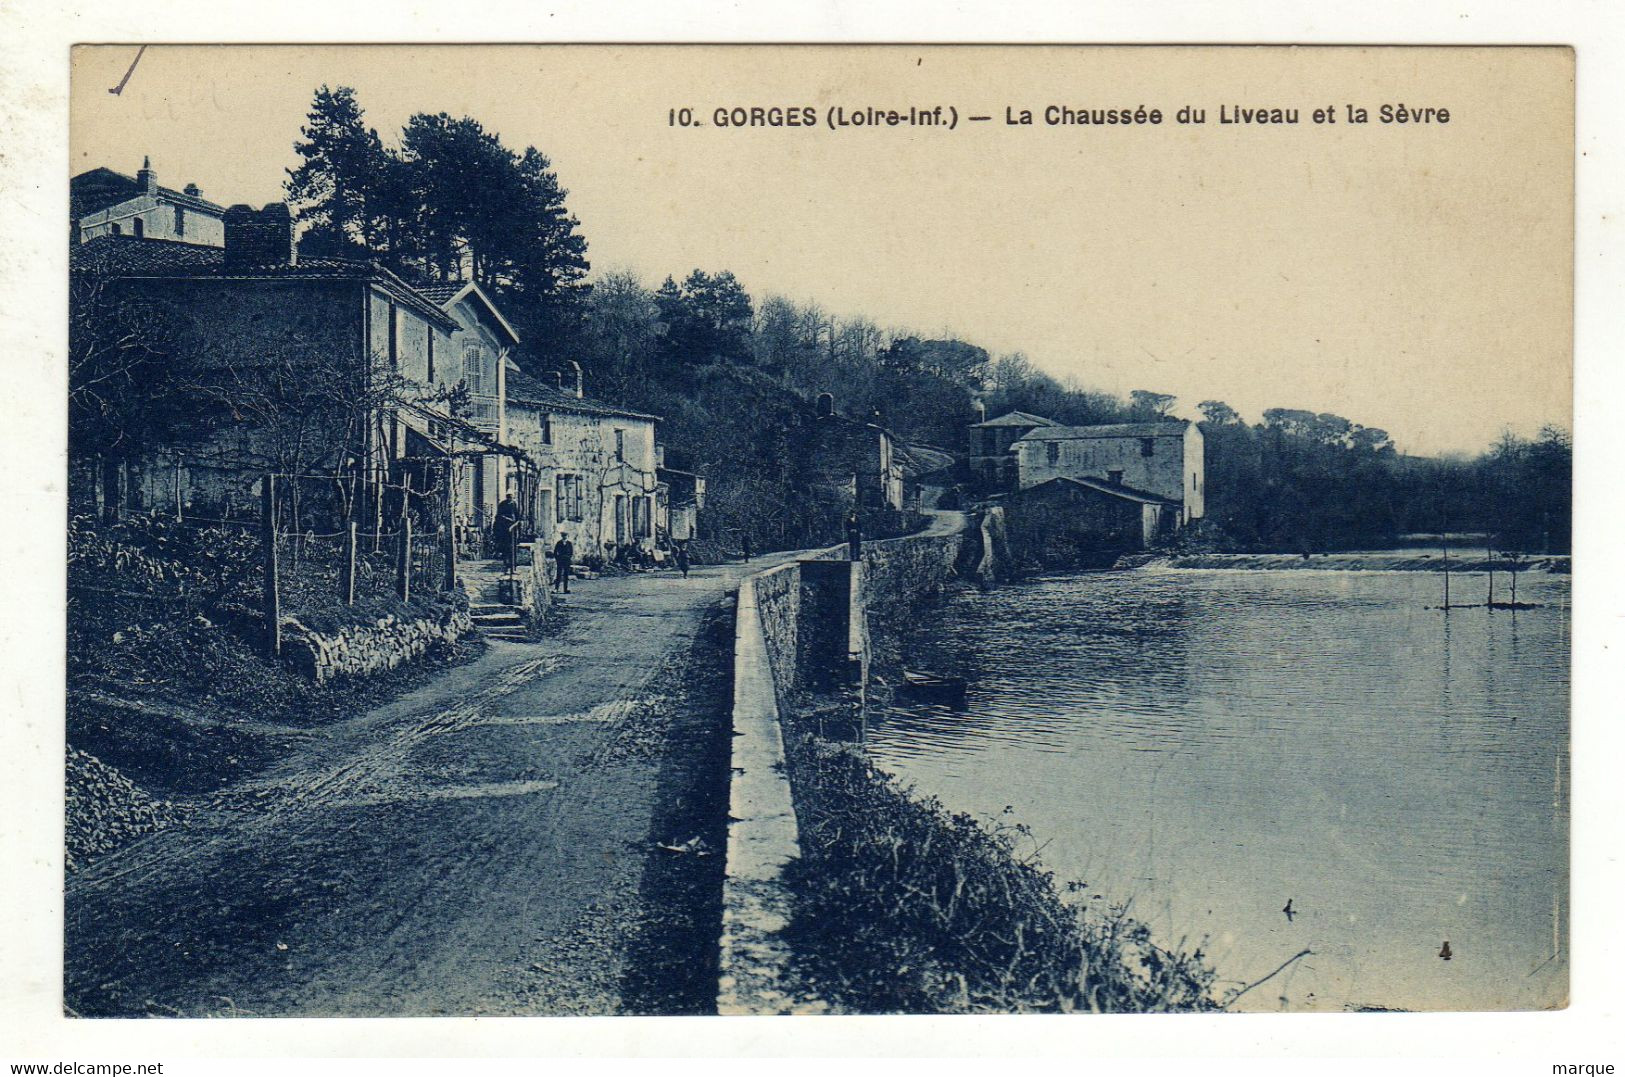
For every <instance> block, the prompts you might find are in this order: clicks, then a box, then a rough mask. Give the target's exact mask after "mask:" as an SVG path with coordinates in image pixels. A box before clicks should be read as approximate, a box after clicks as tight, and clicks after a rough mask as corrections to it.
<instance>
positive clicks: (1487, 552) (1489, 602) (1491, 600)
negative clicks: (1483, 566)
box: [1484, 542, 1495, 610]
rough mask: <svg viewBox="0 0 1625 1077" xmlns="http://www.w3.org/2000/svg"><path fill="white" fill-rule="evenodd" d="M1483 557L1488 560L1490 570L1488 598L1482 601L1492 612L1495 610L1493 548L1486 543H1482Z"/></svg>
mask: <svg viewBox="0 0 1625 1077" xmlns="http://www.w3.org/2000/svg"><path fill="white" fill-rule="evenodd" d="M1484 556H1485V557H1486V558H1488V560H1489V568H1490V591H1489V595H1488V597H1486V598H1485V599H1484V605H1485V606H1487V607H1489V608H1490V609H1492V610H1493V609H1494V608H1495V547H1494V546H1491V545H1490V544H1489V543H1488V542H1485V543H1484Z"/></svg>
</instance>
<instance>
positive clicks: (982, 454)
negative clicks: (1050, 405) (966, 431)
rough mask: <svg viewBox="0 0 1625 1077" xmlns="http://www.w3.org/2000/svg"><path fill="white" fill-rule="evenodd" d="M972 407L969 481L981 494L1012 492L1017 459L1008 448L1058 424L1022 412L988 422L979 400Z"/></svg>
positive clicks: (1039, 416)
mask: <svg viewBox="0 0 1625 1077" xmlns="http://www.w3.org/2000/svg"><path fill="white" fill-rule="evenodd" d="M974 406H975V409H976V417H977V421H976V422H974V423H972V424H971V427H970V473H971V481H972V482H973V483H974V484H975V485H976V487H977V489H978V490H980V491H981V492H983V493H990V494H991V493H998V492H999V491H1001V490H1014V489H1015V488H1016V458H1015V456H1014V455H1012V454H1011V452H1010V447H1011V446H1012V445H1014V444H1015V443H1016V442H1017V441H1018V440H1019V439H1020V438H1022V437H1025V436H1026V435H1027V434H1028V433H1030V432H1032V431H1033V430H1036V429H1038V428H1039V427H1041V426H1059V425H1060V424H1059V423H1056V422H1055V421H1054V420H1051V419H1046V418H1044V417H1043V416H1042V415H1033V414H1030V413H1028V412H1025V411H1012V412H1007V413H1006V414H1004V415H1001V416H999V417H998V418H997V419H988V418H986V409H985V407H984V405H983V404H982V402H981V401H980V400H978V401H976V403H975V405H974Z"/></svg>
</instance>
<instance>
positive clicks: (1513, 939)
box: [869, 569, 1569, 1010]
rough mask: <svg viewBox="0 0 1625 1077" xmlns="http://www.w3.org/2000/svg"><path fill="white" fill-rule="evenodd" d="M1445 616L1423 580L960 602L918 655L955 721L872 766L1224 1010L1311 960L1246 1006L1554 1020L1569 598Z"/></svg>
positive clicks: (1039, 594) (1561, 582)
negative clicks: (1166, 954)
mask: <svg viewBox="0 0 1625 1077" xmlns="http://www.w3.org/2000/svg"><path fill="white" fill-rule="evenodd" d="M1484 582H1485V581H1484V578H1483V577H1482V576H1478V577H1466V576H1461V575H1459V574H1458V575H1456V576H1455V577H1454V579H1453V587H1452V599H1453V600H1454V601H1456V602H1461V601H1467V600H1478V601H1482V597H1483V594H1484ZM1497 582H1498V594H1497V597H1498V598H1504V597H1505V592H1504V590H1502V589H1501V588H1502V587H1504V582H1505V578H1504V576H1503V578H1502V579H1501V580H1498V581H1497ZM1440 597H1441V595H1440V577H1439V576H1438V575H1437V574H1434V573H1431V572H1345V571H1315V570H1302V569H1298V570H1277V571H1245V570H1237V571H1223V570H1219V571H1214V570H1140V571H1136V572H1117V573H1091V574H1079V575H1073V576H1056V577H1049V578H1043V579H1039V580H1036V581H1033V582H1028V583H1024V584H1020V585H1016V586H1010V587H1005V588H1000V589H997V590H994V591H992V592H989V593H964V594H960V595H958V596H955V597H954V598H952V599H950V600H949V601H948V602H947V603H946V604H945V605H944V607H943V608H942V609H941V610H939V611H936V613H935V614H934V615H932V616H930V617H929V618H926V620H928V621H929V622H930V627H929V629H928V630H927V629H922V630H919V631H918V633H917V638H914V639H911V640H909V641H907V650H908V652H909V653H910V655H911V663H913V664H916V665H919V666H922V667H923V668H928V669H935V670H938V671H942V672H957V673H960V674H962V675H964V676H966V677H967V678H968V679H969V690H968V692H967V697H966V701H965V705H964V707H963V708H962V709H957V710H955V709H949V708H947V707H943V706H937V705H927V704H917V703H916V704H908V703H899V704H897V705H895V706H894V707H893V708H892V709H890V710H889V711H888V712H886V713H884V714H882V715H879V716H877V718H878V720H877V721H876V722H875V723H874V725H873V726H872V728H871V729H870V732H869V744H870V750H871V752H872V753H873V755H874V757H875V758H876V759H877V761H878V762H880V763H881V764H882V765H883V766H885V767H886V768H887V769H888V770H891V771H892V772H893V773H895V774H897V775H898V776H899V777H901V778H903V779H904V780H905V781H907V782H908V783H911V784H912V785H913V786H914V787H915V788H916V789H917V791H919V792H921V793H924V794H929V795H935V796H937V797H939V798H940V799H941V800H942V801H943V802H944V804H946V805H947V806H948V807H950V808H952V809H954V810H958V811H969V812H972V813H974V814H978V815H984V816H995V815H1001V813H1002V817H1003V818H1005V819H1006V820H1011V821H1017V822H1021V823H1024V824H1026V825H1027V826H1028V827H1029V828H1030V829H1031V831H1032V834H1033V840H1034V841H1035V842H1037V843H1038V844H1039V845H1040V846H1041V848H1042V851H1041V858H1042V860H1043V861H1044V863H1045V864H1046V866H1048V867H1049V868H1050V869H1052V870H1053V871H1054V872H1055V873H1056V875H1057V877H1058V879H1060V880H1068V879H1076V880H1080V881H1084V882H1086V883H1087V884H1088V886H1087V887H1086V889H1085V890H1084V891H1083V893H1082V899H1083V900H1090V901H1097V902H1102V903H1105V902H1111V901H1123V900H1127V901H1130V902H1131V903H1132V904H1131V909H1132V913H1133V915H1134V916H1136V917H1137V918H1139V919H1141V920H1142V921H1144V922H1146V923H1147V924H1149V925H1150V927H1151V928H1152V930H1153V932H1154V933H1155V934H1156V935H1157V936H1158V937H1159V938H1160V939H1161V940H1162V941H1163V942H1165V943H1168V944H1178V943H1180V942H1181V940H1184V941H1185V942H1186V943H1187V944H1188V945H1195V944H1197V943H1198V942H1200V943H1202V945H1203V947H1204V949H1205V951H1206V952H1207V953H1208V954H1209V955H1210V956H1211V959H1212V962H1213V964H1214V966H1215V967H1216V968H1217V969H1218V971H1219V974H1220V976H1221V977H1222V978H1223V980H1224V981H1226V985H1225V986H1239V985H1241V984H1245V983H1250V982H1252V981H1254V980H1257V979H1258V978H1260V977H1263V976H1265V975H1266V974H1267V973H1269V972H1270V971H1271V970H1272V969H1274V968H1275V967H1276V966H1278V965H1280V964H1281V963H1282V962H1283V961H1285V960H1286V959H1288V958H1290V957H1291V956H1292V955H1293V954H1295V953H1297V952H1299V951H1300V950H1303V949H1309V950H1312V951H1313V954H1312V955H1311V956H1309V957H1306V958H1303V959H1301V960H1299V961H1297V962H1295V963H1293V964H1292V965H1291V966H1290V968H1289V969H1288V970H1286V971H1285V972H1283V973H1282V974H1281V975H1279V976H1277V977H1275V978H1273V979H1271V980H1270V981H1269V982H1267V983H1265V984H1263V985H1261V986H1259V987H1257V988H1256V989H1254V990H1252V991H1250V992H1249V993H1248V994H1246V995H1245V996H1243V997H1242V998H1241V999H1240V1000H1238V1002H1237V1004H1236V1007H1235V1008H1237V1009H1254V1010H1279V1009H1288V1010H1342V1009H1345V1008H1362V1007H1382V1008H1397V1009H1407V1010H1452V1009H1455V1010H1480V1009H1532V1008H1545V1007H1551V1006H1559V1005H1562V1004H1563V1003H1564V1000H1565V999H1566V997H1567V990H1568V988H1567V984H1568V955H1567V948H1566V937H1567V927H1568V924H1567V920H1568V916H1567V905H1568V885H1567V870H1568V824H1569V814H1568V741H1569V734H1568V699H1569V679H1568V678H1569V608H1568V607H1569V581H1568V578H1567V577H1565V576H1552V575H1547V574H1545V573H1533V572H1532V573H1526V574H1524V575H1523V577H1522V578H1521V579H1520V582H1519V593H1518V597H1519V599H1520V600H1522V601H1526V602H1534V603H1539V604H1540V606H1539V608H1536V609H1530V610H1523V611H1519V612H1516V613H1513V612H1509V611H1505V610H1499V611H1494V612H1491V611H1488V610H1485V609H1482V608H1477V609H1456V610H1451V611H1450V612H1449V613H1448V615H1447V614H1446V613H1444V612H1443V611H1441V610H1439V609H1437V608H1429V607H1430V606H1433V607H1436V606H1437V605H1438V604H1439V601H1440ZM1007 807H1008V808H1009V809H1010V810H1009V811H1008V812H1006V811H1005V809H1006V808H1007ZM1097 895H1098V896H1097ZM1289 900H1290V901H1291V907H1292V914H1291V916H1288V915H1287V914H1286V912H1285V911H1284V910H1285V908H1286V906H1287V903H1288V901H1289ZM1446 942H1448V943H1449V948H1450V950H1449V952H1450V955H1451V956H1450V958H1449V959H1448V960H1445V959H1444V958H1442V957H1441V956H1440V955H1441V952H1442V951H1443V948H1444V944H1445V943H1446Z"/></svg>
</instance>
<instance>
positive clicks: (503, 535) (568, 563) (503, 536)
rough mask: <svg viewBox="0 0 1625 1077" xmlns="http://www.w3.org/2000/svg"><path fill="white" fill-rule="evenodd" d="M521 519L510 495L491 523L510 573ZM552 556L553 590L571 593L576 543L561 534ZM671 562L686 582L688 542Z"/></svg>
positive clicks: (515, 562) (514, 564)
mask: <svg viewBox="0 0 1625 1077" xmlns="http://www.w3.org/2000/svg"><path fill="white" fill-rule="evenodd" d="M521 520H522V517H521V514H520V511H519V502H518V501H516V500H515V499H514V496H513V494H511V493H510V494H509V495H508V496H506V497H504V498H503V499H502V501H501V502H500V503H499V504H498V505H497V511H496V516H495V518H494V519H493V520H492V522H491V539H492V541H493V543H494V544H495V547H496V552H497V555H498V557H499V558H501V560H502V562H503V564H504V565H505V566H506V567H507V569H508V571H509V572H512V571H513V570H514V569H515V568H516V567H517V565H518V563H519V532H520V526H521ZM625 549H628V550H629V549H631V548H630V547H626V548H625ZM551 553H552V556H553V581H552V583H553V590H555V591H558V592H560V593H562V594H569V593H570V578H571V576H572V574H573V572H574V570H575V561H576V548H575V543H573V542H571V541H570V536H569V535H568V534H565V533H561V534H560V535H559V538H558V541H557V542H555V543H554V544H553V549H552V550H551ZM745 558H746V560H749V559H750V546H749V543H748V541H747V543H746V546H745ZM672 560H673V563H674V564H675V565H676V567H677V571H679V572H681V573H682V574H683V578H684V579H687V578H688V570H689V565H690V555H689V550H688V543H686V542H678V543H675V544H674V545H673V547H672Z"/></svg>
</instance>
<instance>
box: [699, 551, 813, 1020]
mask: <svg viewBox="0 0 1625 1077" xmlns="http://www.w3.org/2000/svg"><path fill="white" fill-rule="evenodd" d="M800 577H801V573H800V566H799V565H798V564H796V563H793V562H792V563H791V564H787V565H782V566H780V567H778V568H776V569H770V570H768V571H767V572H764V573H759V574H758V575H755V576H750V577H747V578H746V579H745V581H744V582H743V583H741V584H740V586H739V596H738V598H737V600H736V602H735V606H734V698H733V751H732V760H731V763H732V772H731V778H730V780H729V787H728V847H727V867H726V871H725V873H724V876H723V881H722V937H721V940H720V954H719V967H718V976H717V1012H718V1013H722V1014H784V1013H810V1012H817V1011H818V1010H819V1009H820V1008H821V1007H820V1005H819V1004H818V1003H817V1001H816V1000H813V999H810V998H805V997H803V996H801V995H800V994H799V993H798V992H797V990H796V987H795V984H794V982H793V980H792V979H791V977H790V976H789V963H790V951H789V947H788V946H787V945H786V943H785V942H784V940H783V939H782V938H781V937H780V933H781V932H782V931H783V930H784V928H785V927H786V926H787V925H788V924H789V922H790V893H789V891H788V889H786V887H785V886H784V883H783V881H782V879H781V876H782V873H783V871H784V868H785V865H787V864H789V863H790V861H792V860H794V859H795V858H796V857H797V856H799V855H800V854H801V845H800V835H799V833H798V831H797V828H796V815H795V808H794V806H793V805H792V803H791V800H790V782H789V777H788V775H787V774H786V772H785V761H784V735H783V732H782V730H781V729H780V726H779V699H780V688H779V683H778V682H780V681H781V680H783V681H784V683H785V686H786V689H785V690H786V691H787V690H788V686H789V685H790V684H791V683H793V679H794V673H795V669H794V667H795V653H796V643H795V632H796V620H797V610H798V608H799V603H800V595H801V582H800Z"/></svg>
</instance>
